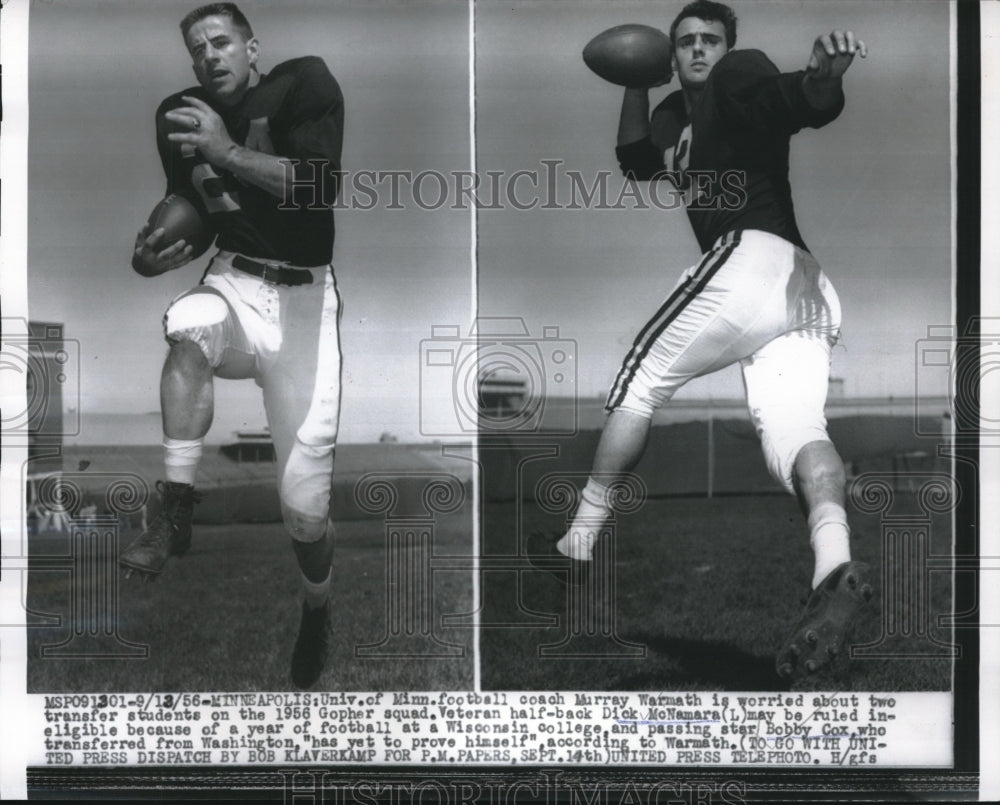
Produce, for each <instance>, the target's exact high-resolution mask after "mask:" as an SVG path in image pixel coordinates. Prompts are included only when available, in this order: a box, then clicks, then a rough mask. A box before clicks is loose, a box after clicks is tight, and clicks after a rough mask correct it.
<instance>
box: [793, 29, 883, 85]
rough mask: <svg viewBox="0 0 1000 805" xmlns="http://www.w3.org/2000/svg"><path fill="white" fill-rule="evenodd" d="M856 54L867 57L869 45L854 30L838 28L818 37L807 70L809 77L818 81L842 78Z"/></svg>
mask: <svg viewBox="0 0 1000 805" xmlns="http://www.w3.org/2000/svg"><path fill="white" fill-rule="evenodd" d="M855 55H858V56H861V58H862V59H863V58H865V57H866V56H867V55H868V47H867V46H866V45H865V43H864V42H863V41H862V40H860V39H858V38H857V37H856V36H855V35H854V31H841V30H840V29H839V28H838V29H837V30H834V31H832V32H831V33H829V34H824V35H823V36H818V37H816V41H815V42H813V49H812V54H810V56H809V63H808V64H807V65H806V70H807V71H808V73H809V77H810V78H812V79H813V80H816V81H825V80H827V79H833V78H840V77H841V76H842V75H843V74H844V73H846V72H847V68H848V67H850V66H851V62H853V61H854V57H855Z"/></svg>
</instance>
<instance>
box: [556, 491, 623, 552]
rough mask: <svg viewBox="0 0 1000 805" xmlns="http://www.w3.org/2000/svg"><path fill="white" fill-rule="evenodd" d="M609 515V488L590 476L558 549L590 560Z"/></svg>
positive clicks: (558, 544)
mask: <svg viewBox="0 0 1000 805" xmlns="http://www.w3.org/2000/svg"><path fill="white" fill-rule="evenodd" d="M609 517H611V506H610V505H608V488H607V487H606V486H604V485H603V484H600V483H598V482H597V481H595V480H594V479H593V478H589V479H588V480H587V485H586V486H585V487H584V488H583V494H581V495H580V506H579V508H578V509H577V510H576V515H575V516H574V517H573V523H572V524H571V525H570V527H569V531H567V532H566V534H565V535H564V536H563V538H562V539H561V540H559V542H557V543H556V549H557V550H558V551H559V552H560V553H562V554H565V555H566V556H570V557H572V558H573V559H582V560H584V561H589V560H590V559H591V558H592V556H591V553H592V551H593V548H594V542H596V541H597V534H598V533H599V532H600V530H601V528H602V527H603V526H604V523H605V522H606V521H607V520H608V518H609Z"/></svg>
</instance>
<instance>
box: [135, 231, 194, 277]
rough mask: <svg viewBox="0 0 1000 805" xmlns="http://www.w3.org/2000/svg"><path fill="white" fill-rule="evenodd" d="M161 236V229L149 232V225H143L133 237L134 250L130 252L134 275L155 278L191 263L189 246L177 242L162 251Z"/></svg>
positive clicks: (191, 253) (191, 250)
mask: <svg viewBox="0 0 1000 805" xmlns="http://www.w3.org/2000/svg"><path fill="white" fill-rule="evenodd" d="M163 235H164V229H163V227H158V228H156V229H154V230H153V231H152V232H151V231H150V229H149V224H148V223H146V224H143V226H142V229H140V230H139V234H138V235H136V237H135V250H134V251H133V252H132V268H134V269H135V271H136V273H138V274H141V275H142V276H144V277H156V276H158V275H160V274H165V273H166V272H168V271H173V270H174V269H175V268H180V267H181V266H183V265H187V264H188V263H190V262H191V260H192V258H193V257H194V255H193V247H192V246H191V244H189V243H187V242H186V241H184V240H178V241H177V242H176V243H172V244H171V245H170V246H168V247H167V248H165V249H163V248H161V247H160V241H161V240H162V238H163Z"/></svg>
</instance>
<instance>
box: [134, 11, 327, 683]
mask: <svg viewBox="0 0 1000 805" xmlns="http://www.w3.org/2000/svg"><path fill="white" fill-rule="evenodd" d="M181 32H182V34H183V37H184V43H185V45H186V46H187V49H188V52H189V53H190V55H191V58H192V61H193V67H194V73H195V76H196V78H197V79H198V84H199V86H197V87H193V88H191V89H188V90H186V91H184V92H181V93H178V94H176V95H172V96H171V97H169V98H167V99H166V100H165V101H164V102H163V103H162V104H161V105H160V107H159V109H158V110H157V113H156V131H157V146H158V148H159V153H160V158H161V161H162V163H163V169H164V172H165V173H166V178H167V192H168V194H169V193H175V194H178V195H181V196H184V197H185V198H186V199H188V200H189V201H190V202H191V203H192V204H193V205H195V207H196V208H197V209H198V210H199V212H200V214H201V216H202V219H203V220H204V221H205V222H206V223H207V225H208V226H210V227H211V228H212V230H213V232H214V233H216V234H217V238H216V246H217V247H218V249H219V251H218V253H217V254H215V255H214V256H213V258H212V261H211V263H210V264H209V267H208V269H207V270H206V272H205V274H204V276H203V277H202V280H201V283H200V284H199V285H198V286H197V287H195V288H193V289H191V290H189V291H187V292H185V293H183V294H181V295H180V296H179V297H178V298H177V299H175V300H174V301H173V302H172V303H171V305H170V306H169V307H168V309H167V312H166V314H165V315H164V319H163V325H164V331H165V335H166V339H167V342H168V344H169V345H170V346H169V352H168V355H167V358H166V362H165V364H164V367H163V374H162V377H161V383H160V399H161V406H162V412H163V431H164V448H165V453H166V455H165V465H166V472H165V474H166V480H165V483H162V484H160V487H161V491H162V495H163V506H162V510H161V513H160V514H159V516H158V517H157V518H156V519H155V520H154V521H153V523H152V524H151V526H150V528H149V529H148V531H147V532H146V533H144V534H142V535H141V536H139V537H138V538H137V539H136V540H135V541H134V542H133V543H132V544H131V545H129V546H128V548H126V549H125V550H124V551H123V552H122V554H121V556H120V557H119V562H120V564H121V565H122V566H123V567H124V568H126V570H127V572H129V573H131V572H132V571H137V572H139V573H142V574H145V575H147V576H155V575H156V574H159V573H160V572H161V571H162V569H163V567H164V564H165V563H166V561H167V558H168V556H170V555H180V554H183V553H184V552H185V551H186V550H187V548H188V546H189V544H190V542H191V520H192V511H193V504H194V503H195V501H196V499H197V493H196V492H195V489H194V482H195V478H196V471H197V466H198V459H199V457H200V456H201V452H202V440H203V439H204V436H205V434H206V433H207V431H208V429H209V426H210V425H211V421H212V415H213V378H214V377H215V376H218V377H223V378H253V379H254V380H255V381H256V383H257V384H258V385H259V386H260V387H261V390H262V392H263V402H264V408H265V411H266V414H267V421H268V424H269V426H270V429H271V434H272V437H273V440H274V446H275V453H276V457H277V464H278V488H279V495H280V498H281V508H282V516H283V519H284V523H285V526H286V528H287V530H288V532H289V534H290V535H291V539H292V545H293V547H294V550H295V556H296V558H297V560H298V565H299V568H300V570H301V573H302V582H303V586H304V591H305V593H304V601H303V604H302V618H301V623H300V626H299V634H298V638H297V640H296V643H295V646H294V649H293V654H292V670H291V674H292V680H293V682H294V683H295V684H296V685H298V686H300V687H308V686H310V685H312V684H313V683H314V682H315V681H316V679H317V678H318V676H319V674H320V672H321V671H322V667H323V662H324V658H325V655H326V652H327V648H328V641H329V619H330V603H329V592H330V583H331V563H332V558H333V534H332V529H331V526H330V525H329V515H330V488H331V476H332V473H333V457H334V446H335V443H336V438H337V427H338V418H339V413H340V363H341V356H340V343H339V334H338V325H339V315H340V298H339V296H338V293H337V286H336V282H335V279H334V274H333V267H332V265H331V262H330V261H331V257H332V253H333V240H334V225H333V212H332V204H333V202H334V200H335V198H336V195H337V191H338V182H339V177H340V155H341V144H342V139H343V124H344V103H343V97H342V95H341V91H340V87H339V86H338V84H337V82H336V80H335V79H334V78H333V76H332V75H331V74H330V72H329V70H328V69H327V67H326V65H325V64H324V62H323V61H322V60H321V59H319V58H316V57H304V58H298V59H292V60H290V61H286V62H284V63H282V64H279V65H277V66H275V67H274V68H273V69H272V70H271V71H270V72H269V73H262V72H260V69H259V66H258V59H259V56H260V44H259V42H258V40H257V38H256V37H255V36H254V34H253V31H252V30H251V27H250V24H249V22H248V21H247V19H246V17H245V16H244V15H243V14H242V13H241V12H240V10H239V9H238V8H237V7H236V6H235V5H233V4H232V3H214V4H211V5H208V6H203V7H201V8H199V9H196V10H195V11H192V12H191V13H190V14H188V15H187V16H186V17H185V18H184V20H183V21H182V22H181ZM163 235H164V232H163V230H162V229H156V230H153V231H150V229H149V226H148V225H147V226H146V227H144V228H143V229H142V230H141V231H140V232H139V235H138V237H137V239H136V244H135V251H134V255H133V267H134V268H135V269H136V271H138V272H139V273H140V274H142V275H144V276H155V275H157V274H161V273H163V272H165V271H171V270H173V269H176V268H179V267H181V266H183V265H185V264H186V263H188V262H189V261H190V260H191V259H192V257H193V253H192V245H191V244H189V243H185V242H184V241H179V242H177V243H175V244H173V245H170V246H169V247H167V248H164V247H163V244H162V242H161V239H162V238H163Z"/></svg>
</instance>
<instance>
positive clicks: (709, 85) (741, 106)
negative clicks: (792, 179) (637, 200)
mask: <svg viewBox="0 0 1000 805" xmlns="http://www.w3.org/2000/svg"><path fill="white" fill-rule="evenodd" d="M804 75H805V73H804V72H796V73H780V72H778V68H777V67H775V66H774V64H772V63H771V61H770V60H769V59H768V58H767V56H765V55H764V54H763V53H761V52H760V51H759V50H735V51H731V52H729V53H727V54H726V55H725V56H723V57H722V58H721V59H720V60H719V61H718V63H717V64H716V65H715V67H714V68H712V72H711V74H710V75H709V77H708V80H707V82H706V84H705V89H704V91H703V92H702V94H701V96H700V97H699V98H698V99H697V100H696V101H695V104H694V106H693V108H692V109H691V113H690V115H688V113H687V111H686V109H685V107H684V95H683V93H682V92H681V91H678V92H674V93H671V94H670V95H668V96H667V97H666V98H665V99H664V101H663V102H662V103H660V104H659V105H658V106H657V107H656V109H654V110H653V114H652V115H651V117H650V134H649V137H647V138H645V139H643V140H639V141H638V142H634V143H628V144H625V145H622V146H619V147H618V149H617V155H618V160H619V162H620V164H621V167H622V170H623V171H624V172H625V174H626V175H627V176H632V177H633V178H636V179H653V178H669V179H670V180H671V181H673V182H674V183H675V184H677V185H678V187H681V188H683V189H684V190H685V191H686V192H687V193H688V194H689V195H688V207H687V211H688V218H689V219H690V221H691V226H692V227H693V229H694V233H695V236H696V237H697V239H698V244H699V246H700V247H701V249H702V251H708V250H709V248H710V247H711V246H712V244H713V243H715V241H716V240H717V239H718V238H720V237H721V236H722V235H724V234H726V233H727V232H730V231H733V230H736V229H760V230H763V231H765V232H770V233H772V234H774V235H778V236H779V237H782V238H784V239H785V240H788V241H790V242H792V243H794V244H795V245H796V246H800V247H801V248H803V249H804V248H806V247H805V243H804V242H803V241H802V236H801V235H800V234H799V228H798V225H797V224H796V222H795V211H794V207H793V205H792V191H791V187H790V185H789V183H788V148H789V140H790V138H791V136H792V135H793V134H795V133H796V132H797V131H799V130H800V129H802V128H804V127H807V126H808V127H811V128H818V127H820V126H823V125H825V124H827V123H829V122H830V121H831V120H833V119H834V118H836V117H837V116H838V115H839V114H840V112H841V110H842V109H843V105H844V99H843V95H841V96H840V97H839V98H838V102H837V103H836V104H834V106H833V107H832V108H830V109H825V110H822V111H821V110H817V109H814V108H813V107H811V106H810V105H809V103H808V101H807V100H806V97H805V94H804V93H803V90H802V79H803V77H804ZM664 171H667V173H666V174H664ZM657 174H659V176H658V175H657Z"/></svg>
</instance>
